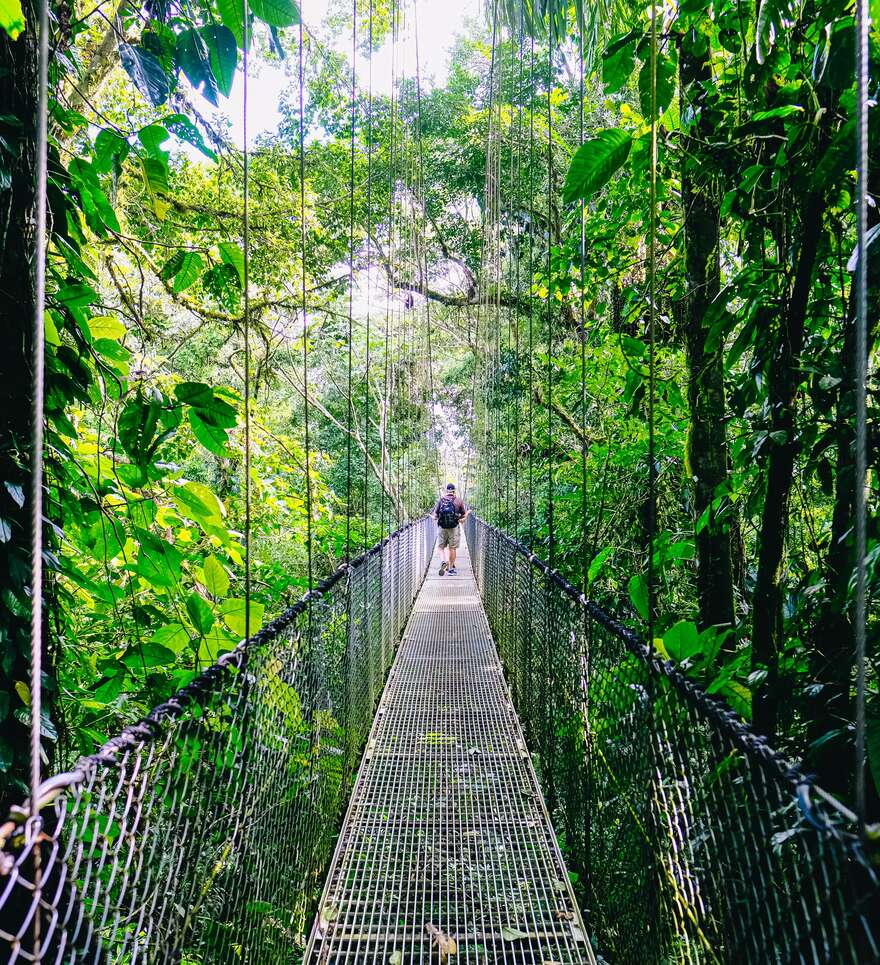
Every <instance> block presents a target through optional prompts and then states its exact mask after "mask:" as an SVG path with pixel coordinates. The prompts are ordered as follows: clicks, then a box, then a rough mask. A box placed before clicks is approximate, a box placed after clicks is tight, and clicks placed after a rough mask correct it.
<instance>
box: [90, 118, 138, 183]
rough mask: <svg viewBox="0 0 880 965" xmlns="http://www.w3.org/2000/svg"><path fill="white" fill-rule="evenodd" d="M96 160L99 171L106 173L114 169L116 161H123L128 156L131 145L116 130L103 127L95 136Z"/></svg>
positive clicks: (96, 167) (95, 164) (95, 163)
mask: <svg viewBox="0 0 880 965" xmlns="http://www.w3.org/2000/svg"><path fill="white" fill-rule="evenodd" d="M94 150H95V161H94V166H95V169H96V170H97V171H100V172H102V173H106V172H108V171H111V170H112V169H113V164H114V162H116V163H121V162H122V161H124V160H125V158H126V157H127V156H128V153H129V151H130V150H131V147H130V145H129V143H128V141H126V139H125V138H124V137H121V136H120V135H119V134H117V133H116V131H110V130H107V129H106V128H102V129H101V130H100V131H98V133H97V136H96V137H95V144H94Z"/></svg>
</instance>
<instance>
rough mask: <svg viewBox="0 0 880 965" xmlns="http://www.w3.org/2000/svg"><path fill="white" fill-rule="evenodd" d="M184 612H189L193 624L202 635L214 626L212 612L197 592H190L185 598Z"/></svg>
mask: <svg viewBox="0 0 880 965" xmlns="http://www.w3.org/2000/svg"><path fill="white" fill-rule="evenodd" d="M186 612H187V613H188V614H189V618H190V620H192V622H193V626H194V627H195V628H196V630H198V631H199V633H200V634H201V635H202V636H204V635H205V634H206V633H207V632H208V631H209V630H210V629H211V627H212V626H214V613H213V611H212V610H211V607H210V606H209V605H208V603H207V602H206V601H205V600H203V599H202V597H201V596H199V594H198V593H196V592H192V593H190V595H189V596H188V597H187V598H186Z"/></svg>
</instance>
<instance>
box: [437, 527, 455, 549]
mask: <svg viewBox="0 0 880 965" xmlns="http://www.w3.org/2000/svg"><path fill="white" fill-rule="evenodd" d="M460 542H461V527H460V526H456V527H455V529H442V528H438V530H437V545H438V546H439V547H440V549H444V548H445V547H447V546H449V547H451V548H452V549H454V550H456V549H458V544H459V543H460Z"/></svg>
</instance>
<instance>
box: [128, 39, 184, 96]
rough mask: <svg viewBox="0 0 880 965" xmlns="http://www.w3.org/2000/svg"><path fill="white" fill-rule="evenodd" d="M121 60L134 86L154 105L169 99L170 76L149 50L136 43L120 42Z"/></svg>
mask: <svg viewBox="0 0 880 965" xmlns="http://www.w3.org/2000/svg"><path fill="white" fill-rule="evenodd" d="M119 61H120V63H121V64H122V66H123V68H124V69H125V72H126V73H127V74H128V76H129V77H130V78H131V81H132V83H133V84H134V86H135V87H137V89H138V90H139V91H140V92H141V93H142V94H143V95H144V97H146V98H147V100H148V101H149V102H150V103H151V104H152V105H153V107H160V106H161V105H162V104H164V103H165V101H166V100H168V94H169V93H170V91H171V86H170V84H169V82H168V76H167V74H166V73H165V70H164V68H163V67H162V64H160V63H159V61H158V59H157V58H156V57H155V56H154V55H153V54H151V53H150V52H149V51H148V50H144V48H143V47H137V46H135V45H134V44H120V45H119Z"/></svg>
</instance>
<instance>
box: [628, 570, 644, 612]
mask: <svg viewBox="0 0 880 965" xmlns="http://www.w3.org/2000/svg"><path fill="white" fill-rule="evenodd" d="M629 598H630V599H631V600H632V604H633V606H634V607H635V608H636V612H637V613H638V615H639V616H640V617H641V618H642V619H643V620H647V619H648V584H647V583H646V582H645V578H644V577H643V576H641V575H640V574H636V575H635V576H633V577H630V581H629Z"/></svg>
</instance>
